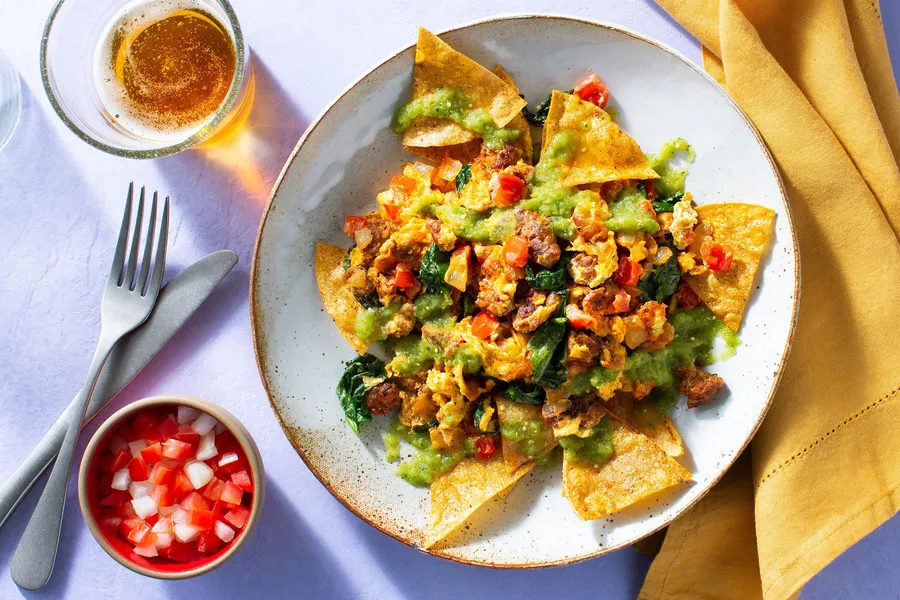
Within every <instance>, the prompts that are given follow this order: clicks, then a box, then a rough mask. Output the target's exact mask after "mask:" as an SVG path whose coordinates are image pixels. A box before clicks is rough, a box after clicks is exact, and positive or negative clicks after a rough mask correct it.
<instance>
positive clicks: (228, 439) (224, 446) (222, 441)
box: [216, 429, 241, 458]
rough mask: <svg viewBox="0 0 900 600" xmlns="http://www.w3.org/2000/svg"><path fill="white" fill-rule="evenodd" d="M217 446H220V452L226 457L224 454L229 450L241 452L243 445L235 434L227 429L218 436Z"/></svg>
mask: <svg viewBox="0 0 900 600" xmlns="http://www.w3.org/2000/svg"><path fill="white" fill-rule="evenodd" d="M216 448H218V450H219V454H220V455H222V457H223V458H224V455H225V454H226V453H228V452H239V451H240V448H241V445H240V444H239V443H238V441H237V439H235V437H234V434H233V433H231V432H230V431H228V430H227V429H226V430H225V431H223V432H222V433H220V434H219V435H217V436H216Z"/></svg>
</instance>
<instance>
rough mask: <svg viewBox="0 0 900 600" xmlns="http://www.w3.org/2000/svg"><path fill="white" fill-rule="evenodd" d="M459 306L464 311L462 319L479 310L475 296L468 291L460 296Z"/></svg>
mask: <svg viewBox="0 0 900 600" xmlns="http://www.w3.org/2000/svg"><path fill="white" fill-rule="evenodd" d="M459 306H460V310H461V311H462V314H461V315H460V319H464V318H466V317H468V316H471V315H474V314H475V313H476V312H478V307H477V306H475V298H473V297H472V295H471V294H469V293H466V292H463V294H462V295H461V296H460V297H459Z"/></svg>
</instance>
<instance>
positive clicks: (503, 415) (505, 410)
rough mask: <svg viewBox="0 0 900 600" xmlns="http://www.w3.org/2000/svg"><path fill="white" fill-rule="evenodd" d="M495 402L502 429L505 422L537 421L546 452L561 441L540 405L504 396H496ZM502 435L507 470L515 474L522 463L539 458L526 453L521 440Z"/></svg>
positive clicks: (508, 423) (507, 423)
mask: <svg viewBox="0 0 900 600" xmlns="http://www.w3.org/2000/svg"><path fill="white" fill-rule="evenodd" d="M494 403H495V404H496V405H497V420H498V421H499V422H500V427H501V429H502V428H503V425H504V424H506V425H507V426H509V425H510V424H516V423H523V422H526V421H536V422H538V423H540V424H541V437H543V438H544V440H545V441H546V443H547V450H546V452H550V451H551V450H553V449H554V448H556V447H557V446H558V445H559V442H558V441H557V440H556V438H555V437H554V436H553V428H551V427H550V426H549V425H547V424H545V423H544V418H543V416H542V415H541V407H540V406H532V405H530V404H521V403H519V402H513V401H512V400H509V399H507V398H504V397H503V396H494ZM501 437H502V442H503V461H504V462H505V463H506V470H507V471H508V472H509V473H510V475H512V474H514V473H515V472H516V471H517V470H518V469H519V468H521V467H522V465H525V464H528V463H532V464H533V461H532V458H539V457H538V456H535V457H531V456H529V455H528V454H526V453H525V452H524V451H523V450H522V449H521V448H520V447H519V442H513V441H512V440H509V439H507V438H506V437H503V436H501ZM546 452H545V454H546ZM541 456H543V454H542V455H541Z"/></svg>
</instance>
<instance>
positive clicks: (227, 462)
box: [216, 436, 244, 474]
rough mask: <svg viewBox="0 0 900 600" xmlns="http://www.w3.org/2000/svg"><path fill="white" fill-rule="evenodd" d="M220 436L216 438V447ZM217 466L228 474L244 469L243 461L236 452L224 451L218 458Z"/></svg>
mask: <svg viewBox="0 0 900 600" xmlns="http://www.w3.org/2000/svg"><path fill="white" fill-rule="evenodd" d="M221 438H222V436H219V437H218V438H216V448H219V447H220V445H219V444H220V442H221V441H222V439H221ZM219 468H220V469H222V470H223V471H225V472H226V473H228V474H231V473H235V472H237V471H242V470H244V461H243V460H241V457H240V456H239V455H238V453H237V452H224V453H222V455H221V458H219Z"/></svg>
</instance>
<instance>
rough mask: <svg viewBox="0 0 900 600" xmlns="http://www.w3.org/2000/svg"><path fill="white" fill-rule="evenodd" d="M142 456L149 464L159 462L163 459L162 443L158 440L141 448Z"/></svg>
mask: <svg viewBox="0 0 900 600" xmlns="http://www.w3.org/2000/svg"><path fill="white" fill-rule="evenodd" d="M141 458H142V459H144V462H145V463H147V464H148V465H152V464H154V463H158V462H159V461H161V460H162V444H160V443H159V442H156V443H154V444H151V445H150V446H147V447H146V448H144V449H143V450H141Z"/></svg>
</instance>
